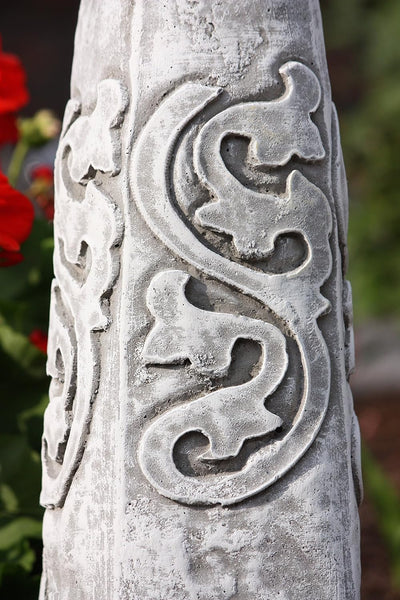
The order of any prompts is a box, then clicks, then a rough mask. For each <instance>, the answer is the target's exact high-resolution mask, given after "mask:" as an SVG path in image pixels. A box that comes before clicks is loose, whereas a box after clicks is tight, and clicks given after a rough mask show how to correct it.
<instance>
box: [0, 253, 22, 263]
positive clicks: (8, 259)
mask: <svg viewBox="0 0 400 600" xmlns="http://www.w3.org/2000/svg"><path fill="white" fill-rule="evenodd" d="M22 260H24V257H23V256H22V254H21V252H7V251H5V250H0V267H12V266H13V265H17V264H18V263H20V262H21V261H22Z"/></svg>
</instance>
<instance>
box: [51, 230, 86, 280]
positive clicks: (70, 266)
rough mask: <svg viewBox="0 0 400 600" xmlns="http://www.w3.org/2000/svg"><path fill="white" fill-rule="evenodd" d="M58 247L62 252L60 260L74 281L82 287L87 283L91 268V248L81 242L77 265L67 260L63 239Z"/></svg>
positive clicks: (59, 241)
mask: <svg viewBox="0 0 400 600" xmlns="http://www.w3.org/2000/svg"><path fill="white" fill-rule="evenodd" d="M58 247H59V251H60V260H61V262H62V264H63V265H64V267H65V268H66V269H67V271H68V272H69V274H70V276H71V277H72V278H73V279H75V281H76V282H77V283H78V284H79V286H82V285H83V284H84V283H85V281H86V279H87V276H88V274H89V272H90V268H91V263H92V256H91V252H90V247H89V246H88V244H87V243H86V242H85V241H82V242H81V247H80V250H79V254H78V260H77V262H76V263H72V262H70V261H69V260H67V257H66V256H65V250H64V242H63V239H62V238H59V239H58Z"/></svg>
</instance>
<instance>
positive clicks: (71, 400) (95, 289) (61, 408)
mask: <svg viewBox="0 0 400 600" xmlns="http://www.w3.org/2000/svg"><path fill="white" fill-rule="evenodd" d="M127 103H128V99H127V93H126V91H125V89H124V88H123V86H122V85H121V84H120V83H119V82H118V81H115V80H111V79H108V80H104V81H102V82H100V84H99V85H98V90H97V103H96V106H95V108H94V110H93V111H92V112H91V114H89V115H83V114H82V109H81V106H80V104H79V103H78V102H77V101H75V100H70V102H69V103H68V105H67V107H66V112H65V118H64V126H63V133H62V139H61V141H60V146H59V149H58V154H57V159H56V173H55V181H56V211H55V220H54V236H55V251H54V272H55V280H54V282H53V286H52V300H51V312H50V329H49V350H48V363H47V365H48V366H47V370H48V374H49V375H51V377H52V383H51V386H50V402H49V405H48V408H47V409H46V412H45V419H44V435H43V444H42V461H43V483H42V494H41V503H42V504H43V505H44V506H47V507H50V508H52V507H55V506H62V505H63V503H64V500H65V497H66V495H67V493H68V489H69V486H70V484H71V480H72V478H73V475H74V473H75V471H76V469H77V468H78V465H79V462H80V459H81V457H82V454H83V451H84V448H85V443H86V438H87V435H88V430H89V426H90V420H91V416H92V407H93V402H94V400H95V398H96V395H97V392H98V387H99V380H100V379H99V378H100V366H101V365H100V358H99V343H100V337H99V336H100V334H101V332H102V331H105V330H106V329H107V328H108V327H109V325H110V322H111V319H110V312H109V309H108V305H109V297H110V295H111V293H112V288H113V285H114V283H115V280H116V278H117V276H118V273H119V262H120V259H119V247H120V245H121V242H122V235H123V221H122V215H121V213H120V210H119V208H118V206H117V204H116V203H115V202H114V200H112V199H111V198H110V197H109V196H108V195H107V193H106V192H105V191H103V190H102V188H101V185H99V183H98V182H97V181H96V174H97V173H99V172H101V173H107V174H109V175H111V176H115V175H117V174H118V172H119V169H120V145H121V142H120V126H121V123H122V118H123V114H124V111H125V109H126V107H127Z"/></svg>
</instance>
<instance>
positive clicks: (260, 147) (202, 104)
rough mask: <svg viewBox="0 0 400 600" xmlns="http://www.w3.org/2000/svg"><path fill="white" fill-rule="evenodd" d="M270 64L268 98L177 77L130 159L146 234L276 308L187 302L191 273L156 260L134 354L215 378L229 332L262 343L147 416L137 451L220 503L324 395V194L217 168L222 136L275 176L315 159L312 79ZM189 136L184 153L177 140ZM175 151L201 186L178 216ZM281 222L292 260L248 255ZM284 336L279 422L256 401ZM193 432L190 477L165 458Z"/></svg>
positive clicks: (179, 494)
mask: <svg viewBox="0 0 400 600" xmlns="http://www.w3.org/2000/svg"><path fill="white" fill-rule="evenodd" d="M280 75H281V77H282V79H283V81H284V84H285V91H284V93H283V94H282V96H280V97H279V98H277V99H276V100H272V101H265V102H263V101H254V102H250V101H249V102H243V103H238V104H233V105H231V106H228V108H226V103H225V105H224V104H223V103H221V104H222V109H220V110H218V99H219V97H220V95H221V93H222V90H221V89H218V88H213V87H208V86H205V85H202V84H197V83H187V84H184V85H182V86H181V87H179V88H178V89H177V90H176V91H174V92H173V93H171V95H170V96H169V97H167V98H166V99H165V100H164V101H163V103H162V104H161V105H160V106H159V108H158V109H157V110H156V112H155V113H154V114H153V115H152V117H151V118H150V119H149V121H148V123H147V124H146V126H145V127H144V128H143V130H142V132H141V134H140V136H139V139H138V141H137V143H136V147H135V150H134V155H133V159H132V162H131V181H132V185H133V197H134V198H135V200H136V201H137V203H138V206H139V209H140V211H141V214H142V216H143V217H144V219H145V221H146V223H147V225H148V226H149V228H150V229H151V230H152V232H153V233H154V234H155V235H156V236H157V237H158V238H159V240H160V241H161V242H162V243H163V244H165V245H166V246H167V247H168V248H169V249H170V250H171V251H172V252H173V253H174V254H175V255H177V256H178V257H179V258H180V259H182V260H183V261H184V263H186V264H187V265H188V266H190V272H191V273H193V269H194V270H195V271H196V272H197V273H198V274H199V275H198V276H199V277H202V276H205V277H207V278H211V279H212V280H215V281H218V282H220V283H222V284H224V285H225V286H228V287H229V288H230V289H233V290H236V292H237V293H239V294H240V295H241V296H242V297H243V298H245V297H248V298H253V299H255V300H257V301H258V302H259V303H261V304H262V305H263V306H264V307H265V308H266V309H267V310H268V311H270V312H271V313H272V314H273V315H275V318H276V324H270V323H266V322H263V321H262V320H259V319H255V318H250V317H248V316H244V315H240V314H228V313H219V312H212V311H207V310H202V309H200V308H198V307H196V306H194V305H193V304H191V302H190V301H189V300H188V297H187V295H186V293H185V288H186V286H187V284H188V281H189V279H190V276H189V274H188V273H187V272H185V271H182V270H168V271H162V272H160V273H158V274H157V275H155V277H154V278H153V280H152V282H151V283H150V286H149V289H148V294H147V305H148V309H149V314H150V316H151V317H152V318H153V319H154V321H153V327H152V329H151V331H150V333H149V335H148V337H147V339H146V342H145V345H144V349H143V360H144V362H145V363H147V364H152V365H157V364H159V365H168V364H171V365H172V364H179V363H182V362H184V361H185V360H189V361H190V363H191V366H192V368H193V369H194V370H196V371H197V372H199V373H203V374H210V375H212V376H213V377H214V378H218V377H222V376H223V375H226V373H227V370H228V368H229V366H230V364H231V361H232V354H231V353H232V348H233V346H234V344H235V342H236V341H237V340H238V339H248V340H252V341H254V342H256V343H258V344H259V346H260V348H261V353H262V358H261V363H260V366H259V369H258V373H257V374H255V375H254V376H253V377H252V378H251V380H250V381H247V382H245V383H243V384H240V385H235V386H232V385H231V386H229V385H228V386H225V387H219V388H218V389H216V390H214V391H211V392H210V393H206V394H203V395H202V396H201V397H195V398H190V397H188V398H187V399H186V400H185V401H183V402H180V403H176V404H175V405H173V406H172V407H167V408H165V409H164V410H163V411H162V412H161V414H159V416H155V417H154V418H153V419H152V420H151V421H150V423H148V424H147V428H146V429H145V430H144V432H143V435H142V438H141V441H140V443H139V450H138V454H139V463H140V466H141V468H142V470H143V473H144V474H145V476H146V477H147V479H148V480H149V481H150V483H151V484H152V485H153V486H154V487H155V488H156V489H157V490H158V492H159V493H160V494H162V495H164V496H166V497H168V498H170V499H173V500H176V501H179V502H183V503H188V504H222V505H229V504H234V503H236V502H240V501H241V500H244V499H245V498H248V497H250V496H252V495H254V494H256V493H258V492H260V491H262V490H264V489H265V488H267V487H268V486H270V485H271V484H272V483H274V482H275V481H276V480H278V479H279V478H280V477H282V476H283V475H284V474H285V473H286V472H287V471H288V470H289V469H290V468H291V467H292V466H293V465H294V464H296V462H297V461H298V460H299V459H300V458H301V456H303V454H304V453H305V452H306V450H307V449H308V448H309V447H310V445H311V444H312V442H313V441H314V439H315V437H316V435H317V433H318V430H319V428H320V426H321V423H322V421H323V418H324V415H325V411H326V408H327V404H328V398H329V389H330V364H329V357H328V352H327V348H326V344H325V342H324V339H323V337H322V334H321V332H320V330H319V328H318V324H317V319H318V317H319V316H321V315H322V314H323V313H324V312H326V311H327V310H328V309H329V302H328V301H327V300H326V299H325V298H324V297H323V296H322V295H321V292H320V288H321V286H322V284H323V283H324V282H325V281H326V279H327V278H328V276H329V274H330V272H331V252H330V247H329V236H330V233H331V227H332V217H331V211H330V207H329V204H328V201H327V199H326V197H325V195H324V193H323V192H322V191H321V189H319V188H318V187H317V186H316V185H314V184H313V183H312V182H311V181H310V180H309V179H307V178H306V177H305V176H304V175H303V174H302V173H301V172H300V171H299V170H298V169H293V170H292V171H290V172H289V175H288V176H287V179H286V184H285V188H286V190H285V191H284V193H282V192H280V191H279V190H276V191H271V190H269V191H266V190H257V189H254V188H253V187H250V186H248V185H246V184H245V183H243V181H241V180H240V178H239V177H237V176H236V174H234V173H233V172H232V170H230V169H228V167H227V164H226V162H225V161H224V159H223V157H222V150H221V149H222V146H223V144H224V142H225V140H226V139H227V138H229V137H232V136H233V137H235V138H241V139H243V138H245V139H246V140H248V153H247V162H248V164H249V165H250V166H251V168H252V169H264V168H266V169H270V168H271V167H273V168H274V169H275V174H277V175H278V179H279V180H280V181H279V183H284V182H285V176H283V177H282V175H280V172H283V169H282V167H284V166H285V165H287V164H288V163H290V161H291V159H292V158H293V157H294V156H296V157H297V158H298V159H300V160H303V161H307V162H315V161H319V160H321V159H323V158H324V156H325V151H324V148H323V145H322V141H321V137H320V134H319V131H318V128H317V126H316V125H315V123H314V122H313V120H312V115H313V113H315V111H317V109H318V107H319V103H320V98H321V90H320V85H319V82H318V80H317V77H316V76H315V75H314V73H313V72H312V71H311V70H310V69H309V68H308V67H307V66H305V65H303V64H301V63H298V62H294V61H292V62H288V63H286V64H285V65H283V66H282V67H281V69H280ZM185 140H186V145H185V146H184V143H185ZM188 140H189V141H188ZM189 146H190V147H191V151H190V153H188V152H187V151H186V152H183V151H180V147H184V148H185V150H187V149H188V147H189ZM188 156H189V157H190V156H192V159H191V160H192V165H191V167H190V168H192V170H193V173H194V176H193V177H192V181H195V179H196V178H197V182H198V186H199V187H200V188H202V189H203V195H204V192H205V193H206V195H207V199H206V200H205V201H204V200H203V201H202V202H201V203H200V204H201V205H200V206H199V205H195V204H194V211H193V210H192V213H191V214H190V211H187V210H185V207H186V208H187V207H188V206H189V205H190V201H191V200H190V199H188V198H186V199H185V198H183V201H182V198H181V197H182V195H183V196H185V194H182V192H181V191H179V181H178V180H177V178H176V173H177V172H180V173H183V172H185V169H186V166H187V165H186V163H187V162H188V160H189V159H188ZM172 157H174V160H171V159H172ZM282 179H283V181H282ZM191 195H193V194H191ZM196 206H197V207H196ZM207 232H211V233H213V232H216V234H217V235H222V236H225V239H230V240H231V241H232V242H231V245H230V250H228V251H226V250H224V251H221V250H218V249H217V248H215V247H213V245H212V243H210V241H209V238H207V240H208V241H206V238H205V236H207V235H208V233H207ZM293 234H295V235H296V236H299V237H300V238H301V240H302V244H303V245H304V247H305V253H304V257H303V258H302V260H301V263H300V264H298V265H296V266H294V267H293V268H289V269H286V270H285V269H283V272H269V271H268V269H266V270H265V269H264V270H263V269H261V268H258V266H257V261H260V260H264V259H268V257H270V256H272V255H273V253H274V251H275V246H276V243H277V240H278V238H279V237H281V236H285V235H293ZM279 324H280V325H279ZM285 336H289V337H290V338H292V339H294V340H295V342H296V344H297V347H298V351H299V356H300V360H301V367H302V373H303V385H302V397H301V398H300V399H299V402H298V407H297V411H296V415H295V417H294V418H293V419H292V421H291V422H284V421H283V419H282V418H281V416H280V415H279V410H278V411H275V412H273V411H271V410H269V409H268V398H269V397H270V396H271V394H272V393H273V392H274V391H275V390H276V389H277V388H279V386H280V384H281V382H282V379H283V377H284V375H285V372H286V370H287V365H288V353H287V350H286V345H287V344H286V337H285ZM196 432H197V433H201V434H202V435H203V436H205V437H206V438H207V439H208V449H207V450H206V451H205V452H203V453H202V454H201V455H200V456H199V457H198V458H199V461H203V462H204V463H205V464H208V465H210V467H213V468H211V469H210V473H209V474H208V475H204V474H203V475H202V474H199V473H194V474H193V473H192V474H190V475H189V474H188V473H185V472H183V470H182V468H180V465H179V461H178V460H177V459H176V453H175V450H176V447H177V445H178V444H179V441H180V440H182V439H183V438H184V436H186V435H188V434H191V433H196ZM276 432H280V433H279V435H276ZM282 432H283V433H282ZM253 439H261V440H263V439H264V440H265V442H264V443H262V444H261V445H259V446H257V448H256V449H255V450H254V451H253V452H252V453H250V454H249V456H248V457H247V458H246V460H245V461H244V464H242V465H241V466H240V467H237V468H231V465H230V462H229V461H231V460H232V459H233V458H235V457H239V456H240V453H241V452H242V451H243V449H244V448H245V446H246V444H248V442H249V440H253Z"/></svg>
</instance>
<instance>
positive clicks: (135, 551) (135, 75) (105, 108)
mask: <svg viewBox="0 0 400 600" xmlns="http://www.w3.org/2000/svg"><path fill="white" fill-rule="evenodd" d="M56 188H57V198H56V221H55V238H56V251H55V277H56V279H55V282H54V285H53V290H52V294H53V299H52V309H51V325H50V344H49V367H48V368H49V373H50V374H51V375H52V377H53V381H52V385H51V394H50V396H51V400H50V404H49V407H48V409H47V411H46V416H45V432H44V442H43V465H44V475H43V492H42V498H41V501H42V503H43V504H44V505H45V506H47V507H48V510H47V511H46V516H45V522H44V541H45V553H44V574H43V580H42V589H41V598H42V600H67V599H68V600H70V599H71V598H73V599H74V600H88V599H93V600H94V599H96V600H109V599H113V600H114V599H120V600H146V599H149V600H164V599H168V600H174V599H177V600H178V599H179V600H189V599H190V600H192V599H199V600H211V599H213V600H234V599H235V600H250V599H251V600H277V599H280V600H333V599H335V600H353V599H357V598H358V597H359V592H358V589H359V549H358V546H359V543H358V514H357V504H356V500H357V498H359V496H360V474H359V457H358V452H359V450H358V429H357V424H356V420H355V418H354V414H353V407H352V400H351V394H350V391H349V387H348V384H347V378H348V376H349V373H350V371H351V369H352V336H351V297H350V288H349V286H348V284H347V283H346V282H345V281H344V273H345V268H346V261H347V259H346V256H345V245H346V244H345V239H346V229H347V195H346V194H347V192H346V182H345V177H344V170H343V165H342V157H341V151H340V142H339V137H338V129H337V119H336V115H335V111H334V109H333V107H332V103H331V98H330V88H329V80H328V74H327V68H326V63H325V50H324V45H323V39H322V27H321V22H320V14H319V7H318V3H317V1H316V0H296V2H293V1H292V0H252V1H243V2H237V1H235V2H234V1H233V0H228V1H226V0H225V1H224V2H219V1H215V2H214V1H213V2H211V1H209V0H193V1H189V0H167V1H166V2H159V1H158V0H137V2H133V1H124V0H107V2H95V1H94V0H83V1H82V6H81V11H80V17H79V24H78V29H77V35H76V50H75V60H74V67H73V74H72V92H71V100H70V102H69V103H68V105H67V108H66V114H65V120H64V130H63V137H62V140H61V143H60V148H59V152H58V157H57V181H56Z"/></svg>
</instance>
